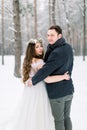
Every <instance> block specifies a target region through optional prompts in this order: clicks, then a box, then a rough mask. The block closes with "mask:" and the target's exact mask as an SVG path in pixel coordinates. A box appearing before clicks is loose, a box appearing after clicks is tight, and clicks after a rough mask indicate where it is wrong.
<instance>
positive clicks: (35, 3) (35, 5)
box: [34, 0, 38, 38]
mask: <svg viewBox="0 0 87 130" xmlns="http://www.w3.org/2000/svg"><path fill="white" fill-rule="evenodd" d="M34 14H35V15H34V17H35V38H37V37H38V33H37V0H34Z"/></svg>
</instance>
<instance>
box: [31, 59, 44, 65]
mask: <svg viewBox="0 0 87 130" xmlns="http://www.w3.org/2000/svg"><path fill="white" fill-rule="evenodd" d="M32 63H35V64H38V63H44V61H43V59H37V58H33V59H32Z"/></svg>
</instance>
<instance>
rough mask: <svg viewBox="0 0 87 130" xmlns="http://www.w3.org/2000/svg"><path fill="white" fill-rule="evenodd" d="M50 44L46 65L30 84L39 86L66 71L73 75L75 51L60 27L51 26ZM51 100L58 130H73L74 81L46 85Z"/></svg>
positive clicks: (48, 35) (49, 30)
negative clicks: (50, 76)
mask: <svg viewBox="0 0 87 130" xmlns="http://www.w3.org/2000/svg"><path fill="white" fill-rule="evenodd" d="M47 39H48V42H49V45H48V48H47V52H46V54H45V58H44V61H45V63H46V64H45V65H44V66H43V67H42V68H41V69H40V70H39V71H38V72H37V73H36V75H35V76H34V77H33V78H32V80H30V81H29V84H31V85H32V84H33V85H35V84H37V83H38V82H40V81H42V80H44V79H45V78H46V77H47V76H49V75H62V74H64V73H65V72H66V71H68V72H69V74H70V76H71V74H72V68H73V51H72V48H71V46H70V45H69V44H68V43H66V41H65V39H64V38H63V36H62V29H61V28H60V26H58V25H54V26H51V27H50V28H49V29H48V32H47ZM46 88H47V92H48V96H49V99H50V103H51V107H52V113H53V115H54V119H55V127H56V130H72V123H71V120H70V109H71V102H72V98H73V92H74V87H73V83H72V79H70V80H63V81H60V82H56V83H46Z"/></svg>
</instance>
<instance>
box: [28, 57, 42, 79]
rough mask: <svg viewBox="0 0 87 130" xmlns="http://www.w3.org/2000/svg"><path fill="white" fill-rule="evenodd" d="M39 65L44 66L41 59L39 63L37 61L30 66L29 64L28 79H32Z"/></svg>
mask: <svg viewBox="0 0 87 130" xmlns="http://www.w3.org/2000/svg"><path fill="white" fill-rule="evenodd" d="M40 65H42V66H43V65H44V61H43V60H42V59H41V60H39V61H37V62H33V63H32V64H31V72H30V74H29V77H31V78H32V77H33V76H34V75H35V74H36V72H37V71H38V67H39V66H40Z"/></svg>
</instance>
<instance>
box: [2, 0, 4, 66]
mask: <svg viewBox="0 0 87 130" xmlns="http://www.w3.org/2000/svg"><path fill="white" fill-rule="evenodd" d="M1 22H2V46H1V54H2V64H3V65H4V0H2V21H1Z"/></svg>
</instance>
